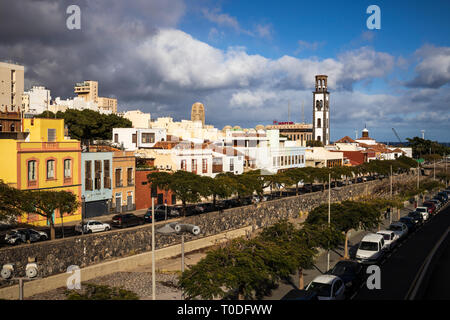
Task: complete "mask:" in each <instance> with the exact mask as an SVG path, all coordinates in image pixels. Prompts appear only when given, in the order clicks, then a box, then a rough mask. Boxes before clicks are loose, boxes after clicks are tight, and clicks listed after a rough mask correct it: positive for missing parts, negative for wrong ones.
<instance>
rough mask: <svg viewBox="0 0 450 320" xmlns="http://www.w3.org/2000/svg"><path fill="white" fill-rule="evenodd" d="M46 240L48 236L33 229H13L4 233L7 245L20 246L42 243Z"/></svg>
mask: <svg viewBox="0 0 450 320" xmlns="http://www.w3.org/2000/svg"><path fill="white" fill-rule="evenodd" d="M47 239H48V235H47V234H46V233H45V232H43V231H37V230H34V229H14V230H11V231H9V232H8V233H6V235H5V242H6V243H8V244H13V245H16V244H21V243H26V242H27V241H28V240H29V241H30V242H37V241H44V240H47Z"/></svg>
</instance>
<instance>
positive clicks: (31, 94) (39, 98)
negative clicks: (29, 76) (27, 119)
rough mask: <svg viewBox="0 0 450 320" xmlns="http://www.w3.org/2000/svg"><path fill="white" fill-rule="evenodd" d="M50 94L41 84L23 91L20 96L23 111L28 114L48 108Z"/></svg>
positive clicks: (34, 113) (50, 98) (39, 112)
mask: <svg viewBox="0 0 450 320" xmlns="http://www.w3.org/2000/svg"><path fill="white" fill-rule="evenodd" d="M51 100H52V96H51V93H50V90H48V89H46V88H45V87H42V86H33V87H32V88H31V89H30V90H28V91H25V92H24V93H23V97H22V105H23V110H22V111H23V112H24V113H28V114H33V115H36V114H41V113H42V112H44V111H47V110H49V106H50V102H51Z"/></svg>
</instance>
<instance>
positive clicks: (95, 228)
mask: <svg viewBox="0 0 450 320" xmlns="http://www.w3.org/2000/svg"><path fill="white" fill-rule="evenodd" d="M109 230H111V226H110V225H109V224H108V223H103V222H100V221H96V220H89V221H87V222H86V223H85V224H83V225H81V223H80V224H78V225H76V226H75V231H76V232H77V233H93V232H102V231H109Z"/></svg>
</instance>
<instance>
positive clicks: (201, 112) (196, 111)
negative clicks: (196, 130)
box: [191, 102, 205, 126]
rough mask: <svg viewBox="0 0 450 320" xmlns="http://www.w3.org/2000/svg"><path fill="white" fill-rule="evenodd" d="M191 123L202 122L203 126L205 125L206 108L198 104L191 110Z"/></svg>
mask: <svg viewBox="0 0 450 320" xmlns="http://www.w3.org/2000/svg"><path fill="white" fill-rule="evenodd" d="M191 121H201V123H202V126H204V125H205V106H204V105H203V104H202V103H200V102H196V103H194V104H193V105H192V108H191Z"/></svg>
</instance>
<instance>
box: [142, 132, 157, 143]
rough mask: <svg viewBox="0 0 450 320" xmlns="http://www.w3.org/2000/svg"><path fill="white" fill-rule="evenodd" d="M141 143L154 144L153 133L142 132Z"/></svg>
mask: <svg viewBox="0 0 450 320" xmlns="http://www.w3.org/2000/svg"><path fill="white" fill-rule="evenodd" d="M141 137H142V143H154V142H155V134H154V133H153V132H143V133H142V136H141Z"/></svg>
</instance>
